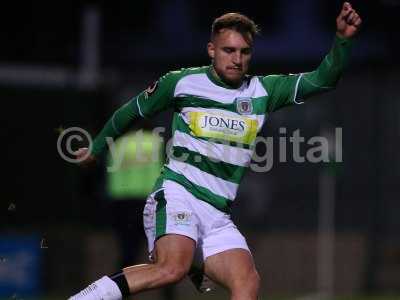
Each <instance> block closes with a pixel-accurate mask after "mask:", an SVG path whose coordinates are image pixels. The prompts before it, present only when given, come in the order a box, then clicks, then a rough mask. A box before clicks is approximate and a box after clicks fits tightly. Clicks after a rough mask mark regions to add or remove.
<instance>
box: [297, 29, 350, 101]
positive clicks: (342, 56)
mask: <svg viewBox="0 0 400 300" xmlns="http://www.w3.org/2000/svg"><path fill="white" fill-rule="evenodd" d="M351 44H352V41H351V40H350V39H345V38H340V37H338V36H335V40H334V43H333V46H332V49H331V50H330V51H329V53H328V55H326V56H325V58H324V60H323V61H322V62H321V64H320V65H319V66H318V68H317V69H316V70H315V71H312V72H308V73H304V74H302V77H301V79H300V82H299V93H298V98H299V99H303V100H304V99H306V98H307V97H310V96H312V95H315V94H318V93H322V92H325V91H328V90H331V89H333V88H335V87H336V84H337V82H338V81H339V79H340V77H341V75H342V73H343V70H344V69H345V67H346V66H347V63H348V60H349V57H350V50H351Z"/></svg>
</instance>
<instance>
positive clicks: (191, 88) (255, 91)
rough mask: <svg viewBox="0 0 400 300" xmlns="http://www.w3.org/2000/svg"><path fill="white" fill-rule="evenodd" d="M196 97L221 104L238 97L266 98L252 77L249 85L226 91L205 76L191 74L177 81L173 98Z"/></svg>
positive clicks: (259, 85)
mask: <svg viewBox="0 0 400 300" xmlns="http://www.w3.org/2000/svg"><path fill="white" fill-rule="evenodd" d="M188 95H190V96H196V97H199V98H205V99H211V100H214V101H218V102H221V103H232V102H233V101H234V100H235V99H236V98H238V97H244V98H257V97H263V96H267V95H268V94H267V92H266V90H265V89H264V88H263V87H262V85H261V83H260V82H259V80H258V78H257V77H253V78H252V79H251V81H250V85H249V86H247V82H246V81H244V82H243V84H242V86H241V87H240V88H238V89H227V88H223V87H221V86H218V85H216V84H214V83H213V82H212V81H211V80H210V79H208V77H207V74H191V75H187V76H185V77H183V78H182V79H180V80H179V81H178V83H177V84H176V87H175V91H174V97H185V96H188Z"/></svg>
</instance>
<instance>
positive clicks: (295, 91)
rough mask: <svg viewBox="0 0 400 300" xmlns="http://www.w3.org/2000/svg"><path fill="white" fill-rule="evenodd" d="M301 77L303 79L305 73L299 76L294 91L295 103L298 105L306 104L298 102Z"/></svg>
mask: <svg viewBox="0 0 400 300" xmlns="http://www.w3.org/2000/svg"><path fill="white" fill-rule="evenodd" d="M301 77H303V73H301V74H300V76H299V78H297V81H296V88H295V89H294V96H293V102H294V103H296V104H303V103H304V101H302V102H297V101H296V97H297V89H298V88H299V83H300V79H301Z"/></svg>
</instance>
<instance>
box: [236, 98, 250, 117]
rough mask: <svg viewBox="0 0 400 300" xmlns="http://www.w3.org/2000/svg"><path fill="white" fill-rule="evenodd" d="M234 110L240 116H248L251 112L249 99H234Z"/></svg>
mask: <svg viewBox="0 0 400 300" xmlns="http://www.w3.org/2000/svg"><path fill="white" fill-rule="evenodd" d="M236 110H237V112H238V113H239V114H241V115H250V114H251V113H252V112H253V104H252V103H251V98H245V97H238V98H236Z"/></svg>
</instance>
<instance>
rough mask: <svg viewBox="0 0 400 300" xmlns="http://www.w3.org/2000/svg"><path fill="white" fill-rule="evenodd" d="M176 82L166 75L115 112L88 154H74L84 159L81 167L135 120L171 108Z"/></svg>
mask: <svg viewBox="0 0 400 300" xmlns="http://www.w3.org/2000/svg"><path fill="white" fill-rule="evenodd" d="M176 80H177V76H176V74H174V73H173V72H171V73H168V74H166V75H165V76H163V77H161V78H160V80H159V81H156V82H154V83H153V84H152V85H150V86H149V87H148V88H147V89H146V90H145V91H143V92H142V93H140V94H139V95H138V96H136V97H134V98H132V99H131V100H129V101H128V102H127V103H126V104H125V105H123V106H122V107H120V108H119V109H118V110H116V111H115V112H114V114H113V115H112V117H111V118H110V119H109V120H108V121H107V123H106V124H105V125H104V127H103V129H102V130H101V131H100V133H99V134H98V135H97V136H96V138H95V139H94V141H93V144H92V147H91V151H90V154H88V152H89V149H88V148H80V149H79V150H78V151H76V152H75V153H74V154H75V155H76V158H77V159H78V160H80V159H83V158H85V159H84V160H83V161H81V164H82V165H86V164H89V163H92V162H93V161H95V160H96V157H97V156H98V155H100V154H101V153H102V152H103V151H104V150H105V148H106V147H107V138H111V139H112V140H115V139H117V138H118V137H120V136H121V135H123V134H124V133H126V132H127V131H128V130H129V128H130V127H131V126H132V125H133V123H134V122H135V120H136V119H137V118H140V117H144V118H149V117H151V116H152V115H154V114H156V113H157V112H159V111H162V110H165V109H167V108H169V107H171V106H172V99H173V95H172V94H173V89H174V86H175V84H176Z"/></svg>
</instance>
